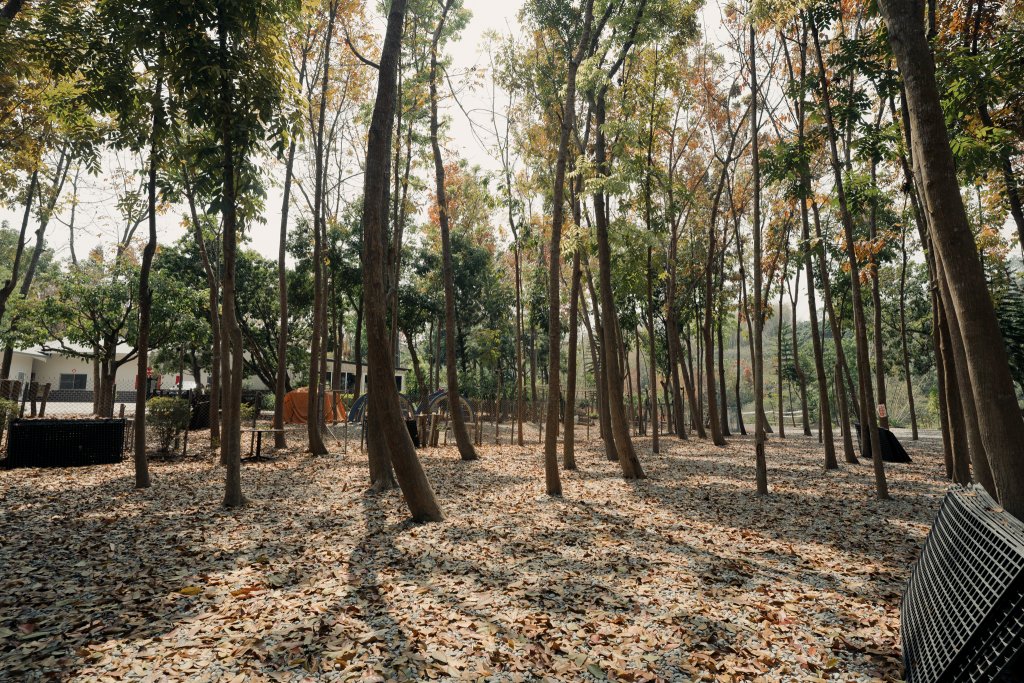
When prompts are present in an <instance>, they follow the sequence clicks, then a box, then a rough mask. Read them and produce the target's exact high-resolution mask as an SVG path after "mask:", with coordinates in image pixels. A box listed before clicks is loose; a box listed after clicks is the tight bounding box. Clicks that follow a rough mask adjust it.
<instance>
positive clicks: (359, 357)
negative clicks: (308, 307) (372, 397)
mask: <svg viewBox="0 0 1024 683" xmlns="http://www.w3.org/2000/svg"><path fill="white" fill-rule="evenodd" d="M353 341H354V342H355V366H356V385H355V387H353V389H352V400H353V401H355V399H357V398H359V397H360V395H362V393H363V298H362V297H360V298H359V304H358V305H357V306H356V335H355V338H354V339H353Z"/></svg>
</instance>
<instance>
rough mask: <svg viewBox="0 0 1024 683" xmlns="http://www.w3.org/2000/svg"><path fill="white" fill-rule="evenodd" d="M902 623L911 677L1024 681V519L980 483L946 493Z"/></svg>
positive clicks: (916, 681) (916, 682)
mask: <svg viewBox="0 0 1024 683" xmlns="http://www.w3.org/2000/svg"><path fill="white" fill-rule="evenodd" d="M900 630H901V633H902V641H903V663H904V667H905V669H906V680H907V681H908V683H938V682H942V683H945V682H947V681H948V682H956V683H959V682H961V681H964V682H971V683H974V682H977V683H982V682H989V681H1006V682H1009V681H1024V523H1021V521H1020V520H1017V519H1016V518H1014V517H1013V516H1011V515H1010V514H1008V513H1006V512H1003V511H1002V510H1000V509H999V508H998V506H997V504H996V503H995V501H993V500H992V498H991V497H989V496H988V495H987V494H986V493H985V491H984V490H983V489H982V488H981V487H973V488H969V489H955V490H953V491H951V492H950V493H949V494H947V495H946V498H945V499H944V500H943V502H942V507H941V508H940V509H939V513H938V515H937V516H936V518H935V523H934V525H933V527H932V531H931V533H930V534H929V535H928V539H927V541H925V545H924V548H923V549H922V551H921V557H920V559H919V560H918V561H917V563H916V564H915V565H914V568H913V571H912V573H911V577H910V582H909V584H908V586H907V591H906V593H905V594H904V596H903V607H902V611H901V616H900Z"/></svg>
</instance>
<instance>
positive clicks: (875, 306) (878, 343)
mask: <svg viewBox="0 0 1024 683" xmlns="http://www.w3.org/2000/svg"><path fill="white" fill-rule="evenodd" d="M877 165H878V164H877V162H876V161H875V159H873V158H872V160H871V186H872V187H877V182H878V181H877ZM868 215H869V219H868V238H869V239H870V240H871V241H872V242H874V241H875V240H876V239H877V238H878V227H877V224H878V206H877V201H876V200H875V199H871V210H870V211H869V212H868ZM867 267H868V271H869V273H870V275H871V313H872V334H871V336H872V342H873V345H874V352H875V384H876V385H877V386H878V405H879V406H882V408H883V409H882V410H881V411H880V412H881V413H882V414H881V416H880V417H879V420H878V425H879V426H880V427H882V428H884V429H888V428H889V410H888V399H887V398H886V387H885V347H884V344H883V340H882V295H881V294H880V292H879V289H878V262H877V261H876V259H875V254H874V252H873V251H870V250H869V251H868V265H867ZM901 303H902V302H901Z"/></svg>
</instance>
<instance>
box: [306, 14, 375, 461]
mask: <svg viewBox="0 0 1024 683" xmlns="http://www.w3.org/2000/svg"><path fill="white" fill-rule="evenodd" d="M337 14H338V1H337V0H334V1H333V2H331V4H330V7H329V9H328V14H327V30H326V32H325V33H324V56H323V65H322V66H321V71H320V104H319V111H318V113H317V127H316V132H315V134H314V149H313V156H314V159H313V162H314V174H315V175H314V178H313V182H314V188H313V192H314V194H313V330H312V332H313V338H312V340H311V343H310V352H309V393H308V394H307V396H306V400H307V403H306V434H307V436H308V438H309V444H308V449H309V452H310V453H311V454H312V455H326V454H327V444H325V443H324V437H323V431H322V430H321V423H322V422H323V411H322V410H321V403H320V401H321V391H322V389H323V382H324V380H325V379H326V377H325V374H324V368H323V358H322V355H323V350H324V347H325V346H326V344H327V301H326V299H327V283H326V280H327V273H326V272H325V271H326V261H327V259H326V256H325V253H324V252H325V250H326V245H325V244H324V236H325V235H326V227H325V225H324V223H325V213H326V209H325V207H324V203H325V201H326V197H325V193H326V190H327V181H326V175H327V173H326V170H325V168H324V167H325V165H326V163H325V162H326V159H325V156H326V153H327V152H326V150H325V149H324V137H325V125H326V117H327V100H328V84H329V83H330V72H331V43H332V40H333V38H334V21H335V18H336V17H337ZM389 348H390V345H389Z"/></svg>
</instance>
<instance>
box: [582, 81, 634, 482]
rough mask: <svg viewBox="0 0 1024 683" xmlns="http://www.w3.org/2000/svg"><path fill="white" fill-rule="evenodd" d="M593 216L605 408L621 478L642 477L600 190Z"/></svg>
mask: <svg viewBox="0 0 1024 683" xmlns="http://www.w3.org/2000/svg"><path fill="white" fill-rule="evenodd" d="M604 98H605V90H604V89H602V90H601V91H600V92H599V93H598V95H597V98H596V102H595V106H594V112H595V117H596V118H595V122H596V135H597V137H596V143H597V144H596V146H595V147H596V155H595V160H596V162H597V173H598V175H599V176H601V177H605V176H607V175H608V161H607V153H606V141H605V133H604V124H605V99H604ZM594 216H595V219H596V224H597V260H598V276H599V279H600V285H601V287H600V295H601V324H602V326H603V330H604V334H603V339H602V343H601V346H602V349H603V351H604V364H605V376H606V379H607V382H608V392H607V394H606V396H607V397H608V408H609V414H610V416H611V427H612V438H613V439H614V441H615V451H616V454H617V455H618V459H619V466H620V467H621V468H622V476H623V478H625V479H643V478H645V476H646V475H645V474H644V471H643V467H641V465H640V460H639V459H638V458H637V456H636V451H635V450H634V449H633V440H632V438H631V437H630V434H629V423H628V422H627V421H626V411H625V408H624V406H623V405H622V394H623V391H622V390H623V386H622V371H621V368H620V365H619V354H618V348H619V344H618V343H616V341H617V339H618V334H617V330H616V328H617V325H618V320H617V317H618V316H617V314H616V312H615V298H614V296H613V295H612V255H611V245H610V243H609V238H608V214H607V212H606V205H605V196H604V192H603V191H601V190H598V191H597V192H595V193H594Z"/></svg>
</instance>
